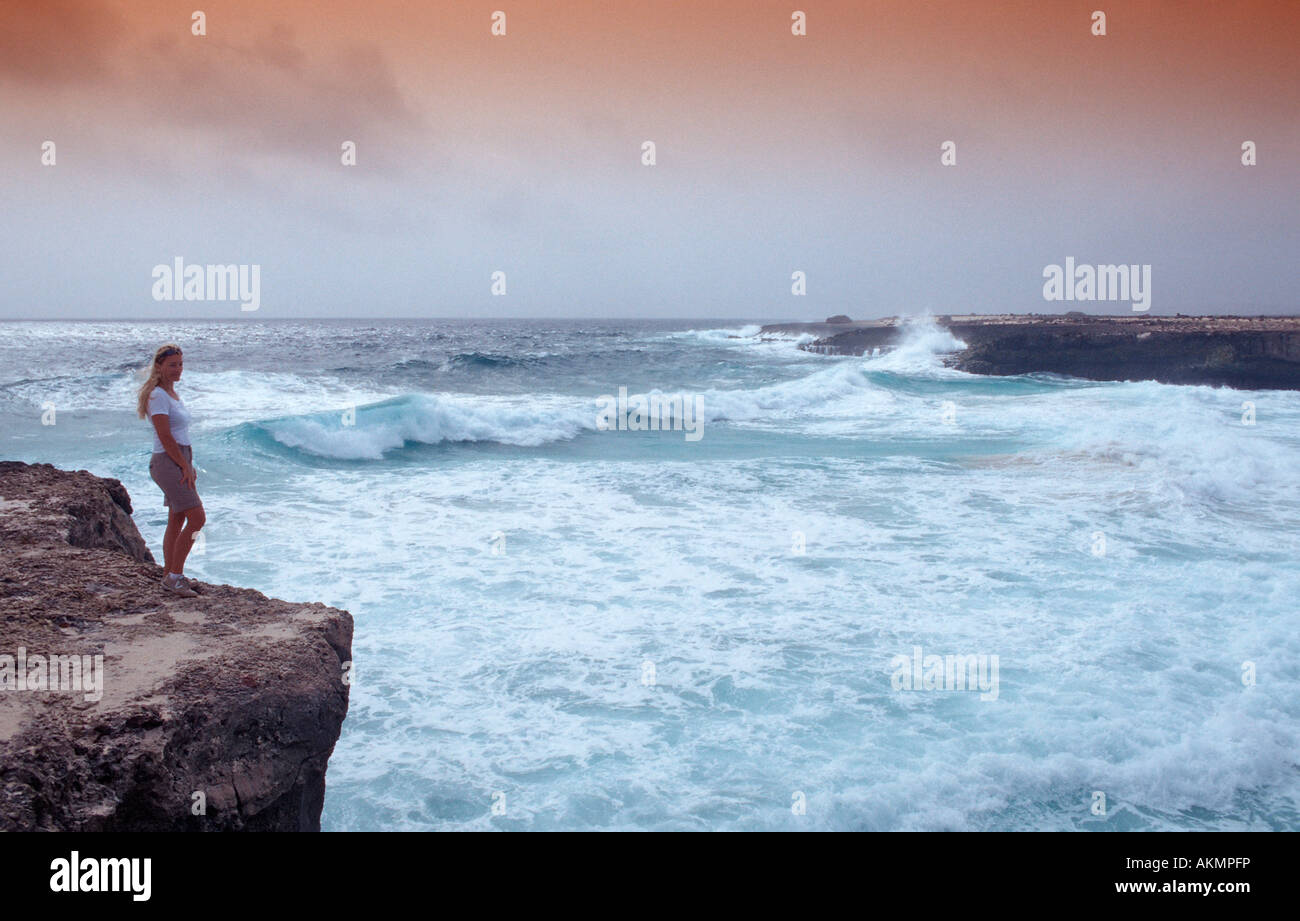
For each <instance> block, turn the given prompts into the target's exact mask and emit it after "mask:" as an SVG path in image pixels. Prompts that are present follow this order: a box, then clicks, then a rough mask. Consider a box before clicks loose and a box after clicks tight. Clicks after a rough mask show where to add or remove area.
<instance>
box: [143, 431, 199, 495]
mask: <svg viewBox="0 0 1300 921" xmlns="http://www.w3.org/2000/svg"><path fill="white" fill-rule="evenodd" d="M176 447H178V448H180V449H181V454H182V455H184V457H185V459H186V460H190V459H191V458H192V457H193V456H194V449H193V448H192V447H191V446H190V445H177V446H176ZM181 473H182V470H181V468H180V467H179V466H178V465H177V463H176V461H174V460H172V459H171V458H170V457H168V456H167V452H166V451H155V452H154V454H153V457H152V458H150V460H149V476H151V477H153V481H154V482H155V483H157V484H158V488H159V489H161V490H162V491H163V505H166V506H168V507H169V508H170V509H171V510H172V511H173V512H184V511H188V510H189V509H192V508H194V506H196V505H202V504H203V503H202V502H201V501H200V500H199V493H198V490H196V489H195V488H194V487H193V486H187V485H184V484H182V483H181Z"/></svg>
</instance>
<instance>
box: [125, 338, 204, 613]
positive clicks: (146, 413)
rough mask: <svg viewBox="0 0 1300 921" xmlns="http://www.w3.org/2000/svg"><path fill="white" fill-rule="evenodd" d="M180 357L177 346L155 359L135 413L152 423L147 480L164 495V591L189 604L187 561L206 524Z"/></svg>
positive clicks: (163, 348) (160, 351) (168, 347)
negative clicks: (180, 391) (179, 386)
mask: <svg viewBox="0 0 1300 921" xmlns="http://www.w3.org/2000/svg"><path fill="white" fill-rule="evenodd" d="M181 369H182V356H181V350H180V347H179V346H176V345H173V344H171V343H168V344H167V345H164V346H160V347H159V349H158V351H157V352H155V353H154V356H153V365H152V366H150V369H149V377H148V379H147V380H145V382H144V386H142V387H141V388H140V397H139V399H138V400H137V402H136V412H138V413H139V415H140V418H141V419H144V418H146V417H148V418H149V419H151V420H152V421H153V428H154V433H153V457H152V459H150V461H149V475H150V476H151V477H153V481H154V482H155V483H157V484H158V486H159V487H160V488H161V489H162V491H163V505H165V506H167V508H168V509H169V514H168V516H167V532H166V534H164V535H163V565H164V567H165V568H166V570H167V575H165V576H163V580H162V585H163V588H165V589H166V590H167V591H169V592H175V593H176V594H177V595H181V596H183V597H185V598H193V597H195V596H196V595H197V594H198V592H196V591H194V589H193V587H192V586H191V585H190V584H189V582H187V581H186V580H185V577H184V576H183V575H182V573H183V572H184V571H185V557H187V556H188V555H189V552H190V547H191V546H193V544H194V535H195V534H197V533H198V532H199V530H200V529H201V528H202V527H203V523H204V521H206V520H207V519H206V518H205V517H204V515H203V503H202V502H201V501H200V500H199V494H198V492H197V491H196V490H195V488H194V487H195V483H196V482H197V480H198V474H197V473H196V472H195V470H194V462H193V453H194V451H193V448H192V447H191V446H190V411H189V410H188V409H186V408H185V404H184V403H183V402H181V398H180V397H178V396H177V395H176V382H177V381H178V380H180V379H181Z"/></svg>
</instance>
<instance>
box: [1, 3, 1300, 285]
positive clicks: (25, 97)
mask: <svg viewBox="0 0 1300 921" xmlns="http://www.w3.org/2000/svg"><path fill="white" fill-rule="evenodd" d="M196 7H197V8H199V9H202V10H203V11H204V12H205V13H206V14H207V31H208V34H207V35H206V36H205V37H201V38H200V37H195V36H193V35H191V33H190V14H191V12H192V11H193V10H194V9H195V8H196ZM2 8H3V10H4V12H3V19H4V25H5V28H4V29H3V30H0V91H2V93H3V95H2V96H0V99H2V100H3V102H2V104H0V115H3V117H4V122H5V125H6V127H5V129H4V131H3V134H2V135H0V166H2V167H3V169H4V176H5V177H6V178H4V179H0V192H4V191H5V190H8V192H10V193H12V194H15V195H18V194H20V190H27V192H28V194H30V183H31V176H30V172H31V165H32V162H33V159H32V158H33V153H32V151H33V150H34V149H35V148H36V147H37V146H38V145H39V143H40V141H41V140H42V139H44V138H47V137H49V138H58V139H59V141H60V153H61V163H60V167H59V169H61V170H63V172H62V173H60V174H59V176H60V182H61V183H64V185H63V186H62V187H61V189H62V191H60V190H58V189H52V190H51V193H50V194H52V195H54V196H55V199H56V200H55V201H53V202H47V203H46V205H44V206H41V205H40V203H39V202H36V203H35V204H34V206H39V207H46V208H47V212H46V213H49V210H48V209H52V210H55V211H57V210H58V208H59V207H62V205H60V204H59V202H61V201H63V199H61V198H60V196H61V195H66V196H67V200H66V202H64V204H66V205H67V206H68V207H69V208H74V207H75V203H76V202H78V201H80V202H81V203H82V205H83V206H85V205H86V204H87V202H88V201H91V202H93V201H96V200H100V199H102V201H103V203H104V204H105V205H107V204H108V203H109V202H110V200H111V201H116V199H115V198H114V197H113V196H115V195H121V196H122V197H123V199H124V200H127V199H130V198H131V195H130V193H129V191H128V187H130V186H133V185H138V184H143V185H144V187H146V188H147V189H151V190H155V191H157V192H158V193H159V194H160V195H161V194H162V191H163V190H171V191H172V192H173V193H174V194H173V196H172V197H171V198H164V199H161V201H163V202H170V203H171V204H163V205H161V206H162V207H172V206H173V205H174V207H176V208H177V209H180V208H196V207H198V208H201V206H199V205H197V204H196V203H194V202H189V201H186V202H182V201H181V200H180V199H181V198H185V197H187V193H188V192H196V191H198V192H203V193H204V194H205V195H206V196H207V198H208V199H209V200H210V199H211V197H212V193H213V192H214V191H217V190H219V191H220V193H221V195H223V196H229V197H238V196H247V197H250V198H253V199H257V200H259V201H265V200H266V199H267V198H268V197H282V198H283V199H284V200H285V202H286V203H287V204H288V206H289V207H295V208H305V207H321V208H325V209H327V210H328V209H329V208H335V209H337V211H338V214H339V220H342V221H348V222H353V223H354V224H355V225H356V226H357V227H359V228H361V229H362V230H367V229H369V230H375V229H377V228H379V227H380V226H381V225H383V226H385V227H388V228H389V229H392V228H401V227H414V226H419V225H421V224H422V222H423V221H424V219H425V215H427V214H429V213H432V212H434V211H438V212H439V213H442V214H444V215H445V214H448V213H451V211H455V213H459V211H458V210H456V209H460V208H463V207H467V206H468V205H472V206H473V207H474V208H475V215H474V217H475V219H476V220H482V221H485V222H486V225H485V229H484V230H483V234H484V235H485V236H484V239H485V240H486V239H488V237H489V236H490V233H491V228H492V227H497V228H498V229H502V230H506V231H510V232H512V233H522V235H523V237H524V238H535V237H536V236H537V234H538V233H540V232H541V231H540V230H526V229H525V228H524V224H523V223H522V222H523V220H524V218H523V217H520V215H521V214H522V213H523V211H524V210H527V203H528V201H530V200H532V201H533V202H534V204H535V209H536V212H537V213H538V214H551V215H555V221H556V223H557V224H561V225H562V224H564V223H565V221H566V220H567V221H568V223H570V224H572V223H575V222H581V221H584V220H589V221H590V222H591V226H590V228H589V233H590V234H591V236H592V238H593V239H601V238H605V237H607V236H608V235H609V234H608V232H607V231H603V230H602V229H601V228H600V226H599V225H600V221H601V220H604V218H599V217H595V216H593V215H596V214H597V213H598V212H599V211H600V209H601V208H602V207H608V208H609V209H610V212H611V214H612V213H614V212H615V211H620V212H622V213H626V212H633V213H640V212H645V211H646V210H647V209H652V208H654V207H657V206H656V205H655V202H657V201H659V202H662V201H663V200H664V199H666V198H672V199H673V200H674V201H675V202H676V203H677V205H676V207H675V208H674V210H673V211H672V214H670V215H669V214H663V215H660V217H662V224H657V225H656V226H659V227H662V228H666V229H661V230H658V231H656V232H657V233H665V232H669V233H670V232H672V231H671V228H672V227H674V226H678V225H681V224H682V223H689V222H691V221H693V220H696V219H701V220H703V221H704V223H706V224H708V225H709V226H710V227H712V228H713V229H714V232H715V234H721V233H733V232H734V233H739V234H741V235H742V238H741V239H740V240H738V241H737V242H738V243H739V244H741V245H743V244H744V243H745V242H746V240H745V238H744V235H745V234H746V233H747V232H748V230H747V229H748V228H755V227H756V224H755V221H754V220H752V219H750V218H748V217H747V218H746V219H744V220H739V219H737V220H735V221H734V222H733V221H732V218H731V217H729V215H731V216H734V215H737V214H739V213H740V212H741V211H743V210H747V209H751V208H752V209H753V211H754V216H757V215H758V214H759V213H763V214H768V215H771V216H772V217H773V220H776V221H787V222H788V221H791V220H794V218H795V216H796V215H797V214H798V213H799V212H800V211H801V210H802V209H803V208H804V206H803V205H801V203H800V202H801V201H815V202H816V204H812V205H808V207H811V208H819V209H823V215H824V219H823V220H821V221H817V220H811V219H810V221H809V226H810V227H818V226H821V227H824V228H826V232H827V233H832V232H833V233H834V234H836V235H837V237H836V239H839V236H838V235H840V234H841V233H842V231H843V230H844V228H847V227H850V226H852V224H853V222H854V220H855V219H857V218H860V217H861V216H863V215H867V216H871V215H873V214H874V215H875V216H876V217H878V218H879V219H880V220H881V221H892V222H893V226H895V227H898V226H901V227H902V228H903V229H905V230H907V231H908V232H919V231H920V230H921V229H923V228H922V224H923V223H924V221H923V220H922V215H923V214H928V216H929V217H928V220H929V223H931V224H933V223H936V222H939V223H942V222H945V221H948V222H949V223H951V222H953V221H957V222H959V224H961V225H962V226H964V224H965V223H966V222H971V221H973V220H974V215H975V214H977V213H989V212H996V213H997V214H1001V213H1002V211H1003V210H1004V209H1005V211H1006V214H1005V216H1004V217H997V216H996V215H995V224H996V225H997V226H999V227H1008V228H1014V225H1015V224H1016V215H1017V214H1020V213H1025V214H1031V213H1039V212H1043V211H1049V212H1060V211H1065V212H1068V211H1070V210H1071V209H1074V210H1085V211H1087V212H1088V214H1089V215H1093V216H1095V215H1097V214H1101V215H1103V216H1104V215H1106V214H1108V213H1111V212H1112V211H1114V212H1116V213H1118V210H1122V209H1124V208H1128V207H1129V204H1125V202H1130V203H1131V204H1132V206H1133V207H1134V208H1135V209H1136V215H1137V218H1138V219H1139V220H1141V219H1145V218H1146V217H1148V216H1150V217H1152V218H1154V217H1155V216H1157V215H1162V214H1168V213H1169V212H1171V211H1176V210H1179V209H1182V208H1192V207H1194V206H1197V205H1196V203H1197V202H1200V201H1202V200H1204V199H1207V198H1208V199H1212V200H1213V202H1214V206H1215V208H1217V210H1215V211H1213V212H1211V216H1213V215H1214V214H1222V213H1224V212H1225V211H1230V210H1231V209H1232V208H1234V207H1235V205H1234V204H1233V203H1234V202H1236V201H1239V200H1242V201H1244V205H1243V209H1244V211H1245V212H1246V213H1247V214H1249V216H1250V221H1251V226H1253V227H1256V228H1260V229H1261V232H1262V230H1271V231H1272V232H1274V233H1277V232H1282V231H1285V232H1287V233H1288V234H1290V237H1289V239H1294V233H1295V231H1294V226H1293V225H1294V222H1293V221H1290V220H1289V218H1288V217H1287V216H1286V214H1284V213H1283V212H1282V211H1280V210H1279V211H1274V210H1272V209H1271V208H1270V207H1269V206H1268V203H1269V202H1276V201H1278V200H1279V199H1282V200H1285V199H1286V197H1287V195H1288V193H1289V192H1296V193H1298V194H1300V183H1298V182H1297V176H1298V175H1300V170H1297V166H1296V162H1297V160H1296V158H1297V156H1300V154H1297V151H1300V118H1298V117H1297V113H1300V76H1298V68H1300V65H1298V64H1297V54H1296V52H1297V43H1300V38H1298V36H1300V2H1297V0H1253V2H1249V0H1247V2H1237V0H1234V2H1214V0H1145V2H1123V3H1115V4H1105V3H1104V2H1102V0H1088V2H1083V3H1076V2H1069V0H996V2H977V0H969V2H959V0H953V2H922V0H906V2H905V0H860V2H847V3H821V2H819V3H808V4H803V3H799V4H791V3H772V2H699V0H695V2H665V0H646V2H639V3H632V2H608V3H606V2H552V3H547V2H526V3H520V4H508V3H501V2H498V0H493V2H489V3H437V4H428V3H421V2H388V3H384V2H378V0H377V2H371V3H362V2H331V0H290V2H276V3H271V2H267V0H212V2H205V0H187V2H184V3H179V2H169V0H129V2H127V0H119V2H107V0H41V2H14V0H3V4H2ZM1096 8H1100V9H1103V10H1105V11H1106V12H1107V15H1108V21H1107V31H1108V34H1107V35H1106V36H1105V37H1103V38H1098V37H1095V36H1093V35H1091V33H1090V23H1091V20H1090V14H1091V11H1092V10H1093V9H1096ZM495 9H503V10H504V11H505V12H506V14H507V25H508V34H507V35H506V36H505V37H501V38H496V37H493V36H491V35H490V34H489V26H490V16H491V13H492V11H493V10H495ZM793 9H802V10H804V11H805V12H806V13H807V18H808V35H807V36H806V37H794V36H792V35H791V34H790V25H789V23H790V13H791V11H792V10H793ZM342 139H351V140H355V141H356V142H357V144H358V149H359V158H360V165H361V166H364V167H365V170H364V171H359V172H357V173H353V174H352V175H350V176H349V177H348V179H347V183H346V184H344V185H340V180H339V177H338V171H337V169H335V166H336V164H337V158H338V149H339V143H340V141H341V140H342ZM646 139H651V140H654V141H655V143H656V145H657V148H658V160H659V166H658V168H657V170H656V171H655V174H654V175H653V176H649V175H647V174H646V173H645V172H644V170H643V168H642V167H641V165H640V163H639V161H638V157H639V149H640V144H641V142H642V141H643V140H646ZM946 139H953V140H955V141H956V142H957V144H958V151H959V166H958V170H957V171H956V172H955V173H952V174H945V173H943V172H941V171H938V170H936V163H937V158H938V145H939V143H940V142H941V141H943V140H946ZM1243 139H1251V140H1254V141H1256V142H1257V143H1258V144H1259V146H1260V150H1261V154H1260V158H1261V163H1260V167H1259V172H1258V173H1255V174H1254V175H1251V176H1245V175H1243V173H1242V170H1241V167H1240V165H1239V164H1238V163H1237V162H1236V159H1237V157H1238V156H1239V153H1238V151H1239V146H1240V143H1241V141H1242V140H1243ZM37 181H45V180H37ZM1242 183H1251V185H1247V186H1245V187H1241V185H1242ZM1116 185H1119V186H1123V187H1125V188H1124V191H1125V195H1126V196H1127V198H1125V197H1122V196H1119V195H1118V194H1117V191H1116V188H1115V187H1116ZM1260 186H1263V187H1262V188H1261V187H1260ZM484 189H486V191H485V192H484V193H483V194H478V190H484ZM777 192H779V193H780V194H776V193H777ZM918 195H919V196H921V198H919V199H918V198H916V196H918ZM1241 195H1245V196H1247V197H1246V198H1245V199H1244V200H1243V199H1239V197H1238V196H1241ZM87 196H89V198H88V197H87ZM926 196H929V198H926ZM983 196H991V197H989V198H988V199H987V201H985V200H983ZM587 197H590V198H591V203H590V204H578V203H580V202H584V200H585V199H586V198H587ZM543 199H545V201H543ZM381 201H383V202H386V203H385V204H383V206H382V207H381V206H380V205H379V204H377V203H379V202H381ZM760 201H761V202H762V203H763V204H762V207H761V208H760V207H759V204H758V203H759V202H760ZM416 203H418V206H417V204H416ZM467 203H468V205H467ZM616 203H617V207H615V205H616ZM1207 207H1208V206H1207ZM439 208H441V209H442V210H441V211H439ZM963 208H965V209H969V211H970V213H969V214H967V213H965V212H962V213H958V212H961V209H963ZM521 209H522V210H521ZM547 209H549V210H547ZM927 209H928V210H927ZM953 209H956V210H953ZM1017 209H1018V210H1017ZM715 212H716V213H715ZM566 215H567V217H566ZM73 216H75V215H73V214H72V213H71V212H69V219H71V218H72V217H73ZM1116 220H1118V217H1117V218H1116ZM1193 220H1194V219H1193ZM494 222H495V223H494ZM733 223H734V225H735V226H733ZM549 229H550V230H553V229H554V228H549ZM1100 230H1104V228H1100V229H1099V232H1100ZM755 232H757V231H755ZM774 232H775V231H774ZM614 235H615V236H617V235H618V231H617V230H615V231H614ZM1023 236H1024V234H1020V233H1017V232H1012V233H1011V236H1010V237H1009V238H1008V239H1007V240H1006V249H1007V251H1008V252H1014V248H1015V247H1016V246H1017V245H1019V244H1020V243H1021V242H1022V237H1023ZM1066 236H1067V238H1068V229H1067V230H1066ZM751 242H752V241H751ZM574 245H575V246H577V245H578V244H577V243H576V242H575V244H574ZM811 246H812V243H811V241H810V242H809V247H810V248H811ZM943 246H945V241H944V240H943V239H934V240H929V241H926V240H918V241H917V242H916V247H917V248H916V250H915V252H914V257H915V258H917V259H920V260H923V259H925V258H927V256H926V254H927V253H932V252H933V251H934V250H936V249H942V247H943ZM902 255H904V256H906V254H905V253H904V254H902ZM1271 264H1272V263H1270V264H1269V265H1271ZM1269 270H1270V269H1268V268H1267V267H1265V269H1264V271H1269Z"/></svg>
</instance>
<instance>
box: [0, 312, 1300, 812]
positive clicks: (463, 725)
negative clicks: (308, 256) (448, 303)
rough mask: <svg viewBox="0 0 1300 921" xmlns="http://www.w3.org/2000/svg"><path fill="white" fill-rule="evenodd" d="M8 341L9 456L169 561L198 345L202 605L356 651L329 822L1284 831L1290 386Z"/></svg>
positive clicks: (458, 324) (399, 333)
mask: <svg viewBox="0 0 1300 921" xmlns="http://www.w3.org/2000/svg"><path fill="white" fill-rule="evenodd" d="M0 331H2V334H0V424H2V427H3V436H2V442H3V452H2V456H3V457H4V458H6V459H12V460H23V461H30V462H46V463H53V464H55V465H57V466H59V467H64V468H71V469H79V468H85V469H88V470H90V471H92V472H93V473H96V474H99V475H102V476H111V477H117V478H119V479H120V480H122V482H123V483H124V484H125V485H126V487H127V488H128V490H129V491H130V493H131V496H132V498H133V500H134V503H135V520H136V523H137V524H138V526H139V528H140V531H141V533H142V534H143V535H144V537H145V538H146V540H147V541H148V542H149V545H150V547H151V549H152V550H153V552H154V555H155V556H156V557H158V558H159V559H161V556H162V553H161V538H162V533H163V529H164V526H165V514H164V509H163V506H162V496H161V493H160V492H159V490H158V488H157V487H156V486H155V485H154V483H153V482H152V481H151V480H150V478H149V471H148V460H149V453H150V449H151V436H150V430H149V426H148V423H146V422H144V421H141V420H139V419H137V418H136V417H135V414H134V404H135V399H134V395H135V390H136V387H137V386H138V383H137V379H136V377H135V370H136V369H137V368H139V367H141V366H142V365H144V364H145V363H146V362H147V361H148V360H149V358H150V357H151V355H152V351H153V349H154V348H155V347H156V346H157V345H159V344H161V343H162V342H166V341H174V342H177V343H179V344H180V345H181V347H182V348H183V349H184V352H185V372H184V376H183V377H182V379H181V382H180V384H179V385H178V393H180V395H181V396H182V397H183V399H184V400H185V402H186V404H187V405H188V406H189V408H190V410H191V412H192V413H193V415H194V426H193V428H192V435H193V439H194V458H195V462H196V464H197V465H198V466H199V468H200V471H201V472H200V475H199V481H198V488H199V491H200V494H201V495H202V496H203V500H204V505H205V507H206V509H207V514H208V524H207V527H206V528H205V529H204V540H203V543H202V545H201V546H200V547H198V548H196V551H195V552H194V553H193V554H192V555H191V557H190V560H189V563H188V565H187V567H186V570H187V574H189V575H191V576H192V577H194V578H197V579H200V580H204V581H210V582H228V583H231V584H234V585H239V586H246V587H250V588H255V589H258V590H260V591H262V592H265V593H266V594H268V595H272V596H276V597H280V598H285V599H288V600H292V601H303V602H309V601H323V602H325V603H327V604H331V605H335V606H338V607H342V608H346V609H347V610H349V611H350V612H351V613H352V615H353V617H354V618H355V625H356V632H355V638H354V643H353V657H354V662H355V666H354V669H355V670H354V679H353V684H352V690H351V706H350V710H349V713H348V717H347V720H346V721H345V722H344V725H343V732H342V736H341V738H340V739H339V742H338V745H337V747H336V749H335V752H334V755H333V757H332V758H331V760H330V763H329V772H328V776H327V791H326V798H325V808H324V813H323V816H322V824H323V827H324V829H325V830H327V831H348V830H383V829H430V830H465V829H501V830H514V829H518V830H552V829H682V830H687V829H700V830H704V829H708V830H763V829H784V830H831V829H834V830H941V829H971V830H1028V829H1036V830H1070V829H1077V830H1177V829H1259V830H1263V829H1274V830H1282V829H1285V830H1293V831H1294V830H1297V829H1300V812H1298V811H1297V801H1298V798H1300V767H1298V766H1297V760H1298V755H1297V752H1298V751H1300V732H1298V730H1300V630H1298V629H1297V627H1298V625H1300V617H1298V616H1297V611H1298V609H1300V605H1298V603H1297V599H1300V527H1298V525H1300V487H1298V486H1297V472H1298V471H1300V393H1295V392H1280V391H1256V392H1245V391H1235V390H1230V389H1215V388H1209V387H1195V386H1167V385H1162V384H1157V383H1149V382H1148V383H1102V382H1090V381H1081V380H1072V379H1066V378H1060V377H1055V376H1052V375H1028V376H1020V377H1005V378H994V377H977V376H972V375H969V374H965V373H962V372H958V371H954V370H949V369H946V368H944V367H943V365H942V362H941V360H940V359H941V354H942V352H943V351H944V350H949V349H952V348H954V347H956V345H957V344H956V343H955V342H954V341H953V340H952V339H951V336H950V335H949V334H948V333H947V332H945V331H943V330H940V329H938V328H936V327H934V326H932V325H928V324H926V323H924V322H918V323H917V324H916V325H915V326H914V327H913V328H912V329H911V330H910V332H909V334H908V336H907V337H906V340H905V342H904V344H903V345H902V346H900V347H899V348H898V349H896V350H894V351H891V352H888V353H886V354H883V355H876V356H872V357H865V358H851V357H835V356H826V355H817V354H811V353H808V352H805V351H801V350H800V349H798V348H797V344H798V340H797V339H795V338H793V337H784V338H777V337H767V338H765V337H762V336H760V335H759V327H758V326H757V325H742V324H737V323H734V322H731V321H727V322H717V321H707V320H700V321H646V322H629V321H605V322H602V321H591V320H555V321H530V320H510V321H505V320H483V321H468V320H466V321H456V320H427V321H424V320H410V321H401V320H393V321H355V320H354V321H269V322H268V321H260V320H253V319H246V318H240V320H238V321H231V322H190V323H155V322H134V323H127V322H122V323H117V322H114V323H95V322H5V323H0ZM620 388H626V393H627V394H629V395H631V396H632V397H636V396H638V395H648V394H652V393H656V394H658V393H661V394H663V395H676V394H680V395H683V396H684V399H685V400H686V401H687V402H686V404H685V405H690V406H692V407H694V406H698V407H699V412H700V414H699V416H698V418H697V419H696V420H695V421H697V422H698V423H699V426H698V430H697V433H698V437H694V436H692V437H687V436H688V435H689V434H690V433H689V432H687V431H685V430H676V429H669V430H661V431H654V430H648V431H641V430H629V429H625V428H623V427H621V426H615V427H613V428H605V427H602V426H601V424H600V420H599V418H598V411H597V408H598V406H599V405H600V403H601V401H602V398H606V397H614V396H616V395H617V394H618V393H619V392H620ZM349 423H350V424H349ZM936 657H937V658H936ZM949 657H959V658H956V659H953V658H949ZM954 662H955V669H956V670H957V675H956V677H957V680H956V682H955V684H954V681H953V675H954ZM971 662H976V663H978V666H977V667H976V666H972V667H971V670H970V671H969V672H967V671H965V670H964V669H965V667H966V666H965V665H964V664H963V663H967V664H969V663H971ZM963 677H970V678H971V680H970V681H967V682H966V684H965V685H964V686H963V684H962V678H963ZM935 685H937V686H935Z"/></svg>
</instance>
